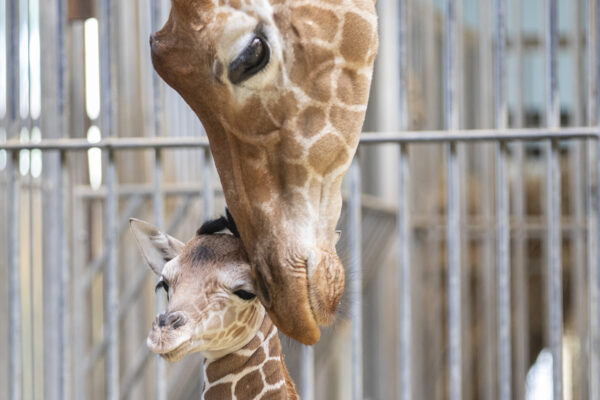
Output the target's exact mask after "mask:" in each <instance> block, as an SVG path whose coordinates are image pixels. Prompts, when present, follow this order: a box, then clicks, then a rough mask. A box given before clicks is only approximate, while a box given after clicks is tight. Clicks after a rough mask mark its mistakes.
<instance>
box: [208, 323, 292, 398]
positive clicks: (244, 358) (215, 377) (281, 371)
mask: <svg viewBox="0 0 600 400" xmlns="http://www.w3.org/2000/svg"><path fill="white" fill-rule="evenodd" d="M202 399H203V400H217V399H218V400H251V399H286V400H288V399H292V400H295V399H298V395H297V394H296V390H295V388H294V383H293V382H292V380H291V379H290V377H289V374H288V372H287V369H286V368H285V364H284V362H283V355H282V353H281V343H280V342H279V337H278V335H277V328H276V327H275V325H273V323H272V322H271V319H270V318H269V316H268V315H267V314H266V313H265V317H264V320H263V322H262V324H261V326H260V328H259V329H258V331H257V332H256V334H255V335H254V337H253V338H252V340H250V342H249V343H248V344H247V345H246V346H244V347H243V348H241V349H239V350H237V351H235V352H233V353H230V354H227V355H226V356H224V357H221V358H219V359H216V360H210V361H205V362H204V390H203V392H202Z"/></svg>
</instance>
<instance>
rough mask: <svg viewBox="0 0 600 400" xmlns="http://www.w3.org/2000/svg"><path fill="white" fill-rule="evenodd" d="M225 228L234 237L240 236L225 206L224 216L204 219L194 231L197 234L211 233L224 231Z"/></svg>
mask: <svg viewBox="0 0 600 400" xmlns="http://www.w3.org/2000/svg"><path fill="white" fill-rule="evenodd" d="M225 229H229V231H230V232H231V233H232V234H233V236H235V237H236V238H239V237H240V233H239V232H238V230H237V226H236V225H235V221H234V220H233V217H232V216H231V213H230V212H229V209H228V208H225V216H221V217H220V218H217V219H213V220H209V221H206V222H205V223H203V224H202V226H201V227H200V229H198V231H197V232H196V234H197V235H212V234H215V233H217V232H221V231H224V230H225Z"/></svg>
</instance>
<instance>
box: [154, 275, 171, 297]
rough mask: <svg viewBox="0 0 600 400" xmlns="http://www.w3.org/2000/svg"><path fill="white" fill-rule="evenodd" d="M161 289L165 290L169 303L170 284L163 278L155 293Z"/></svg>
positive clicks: (155, 288)
mask: <svg viewBox="0 0 600 400" xmlns="http://www.w3.org/2000/svg"><path fill="white" fill-rule="evenodd" d="M160 289H163V290H164V291H165V292H166V293H167V301H169V284H168V283H167V281H165V280H164V278H161V279H160V280H159V281H158V282H157V283H156V286H155V287H154V293H156V292H158V291H159V290H160Z"/></svg>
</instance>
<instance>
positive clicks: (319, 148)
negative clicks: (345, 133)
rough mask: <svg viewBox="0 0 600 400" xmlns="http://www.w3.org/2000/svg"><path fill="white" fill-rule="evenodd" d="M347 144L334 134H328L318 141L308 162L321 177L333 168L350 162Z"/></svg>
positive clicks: (311, 149) (311, 150) (312, 147)
mask: <svg viewBox="0 0 600 400" xmlns="http://www.w3.org/2000/svg"><path fill="white" fill-rule="evenodd" d="M348 157H349V154H348V151H347V150H346V144H345V143H344V142H342V140H341V138H340V137H339V136H337V135H334V134H328V135H325V136H324V137H322V138H321V139H319V140H317V141H316V142H315V143H314V144H313V145H312V146H311V148H310V153H309V155H308V162H309V163H310V165H311V166H312V168H313V169H314V170H315V171H316V172H317V173H318V174H320V175H324V174H325V173H326V172H328V171H330V170H331V169H332V167H335V166H338V165H341V164H342V163H344V162H346V161H347V160H348Z"/></svg>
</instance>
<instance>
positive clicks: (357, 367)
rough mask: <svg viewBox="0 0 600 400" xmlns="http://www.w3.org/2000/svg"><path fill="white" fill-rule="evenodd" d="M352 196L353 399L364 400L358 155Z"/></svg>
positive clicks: (351, 173)
mask: <svg viewBox="0 0 600 400" xmlns="http://www.w3.org/2000/svg"><path fill="white" fill-rule="evenodd" d="M348 178H349V185H350V188H349V189H350V198H349V202H348V211H349V213H348V226H349V227H350V232H349V235H348V241H349V244H350V263H349V266H348V267H349V271H350V277H351V279H350V285H349V286H350V293H351V294H352V296H353V301H352V304H351V306H350V315H351V317H352V328H351V329H352V332H351V338H352V340H351V342H352V369H351V371H352V399H353V400H363V332H362V322H363V315H362V249H361V243H362V239H361V199H360V196H361V182H360V163H359V160H358V158H355V159H354V161H353V162H352V165H351V166H350V170H349V172H348Z"/></svg>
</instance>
